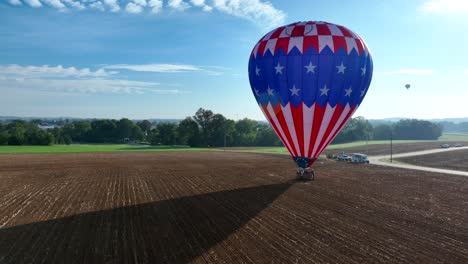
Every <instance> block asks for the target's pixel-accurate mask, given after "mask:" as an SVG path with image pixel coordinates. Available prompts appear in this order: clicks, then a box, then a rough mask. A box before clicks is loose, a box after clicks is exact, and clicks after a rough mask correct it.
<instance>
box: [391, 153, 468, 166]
mask: <svg viewBox="0 0 468 264" xmlns="http://www.w3.org/2000/svg"><path fill="white" fill-rule="evenodd" d="M397 160H399V161H402V162H405V163H409V164H414V165H418V166H424V167H432V168H441V169H450V170H459V171H468V150H456V148H455V149H454V150H453V151H448V152H442V153H434V154H428V155H421V156H411V157H405V158H398V159H397Z"/></svg>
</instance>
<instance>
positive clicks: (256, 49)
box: [252, 42, 260, 58]
mask: <svg viewBox="0 0 468 264" xmlns="http://www.w3.org/2000/svg"><path fill="white" fill-rule="evenodd" d="M258 46H260V42H258V43H257V45H255V47H254V49H253V51H252V53H253V56H254V58H257V52H258Z"/></svg>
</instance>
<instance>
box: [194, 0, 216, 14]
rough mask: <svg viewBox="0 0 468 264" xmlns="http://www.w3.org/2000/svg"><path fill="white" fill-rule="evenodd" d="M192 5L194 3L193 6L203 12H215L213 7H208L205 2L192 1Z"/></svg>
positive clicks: (201, 0) (203, 0)
mask: <svg viewBox="0 0 468 264" xmlns="http://www.w3.org/2000/svg"><path fill="white" fill-rule="evenodd" d="M190 3H192V5H194V6H197V7H201V8H202V9H203V11H206V12H210V11H211V10H213V7H211V6H209V5H207V4H206V3H205V0H190Z"/></svg>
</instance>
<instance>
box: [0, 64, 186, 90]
mask: <svg viewBox="0 0 468 264" xmlns="http://www.w3.org/2000/svg"><path fill="white" fill-rule="evenodd" d="M122 69H124V68H122ZM137 69H138V68H136V70H137ZM117 74H118V72H117V71H112V70H107V69H103V68H101V69H97V70H90V69H89V68H82V69H78V68H75V67H68V68H64V67H63V66H61V65H58V66H48V65H44V66H20V65H16V64H13V65H0V88H1V89H2V90H3V89H10V90H17V89H20V90H23V91H34V92H47V93H57V94H64V93H67V94H83V93H85V94H96V93H125V94H144V93H157V94H182V93H188V91H181V90H179V89H166V88H164V87H163V86H166V87H167V86H172V87H174V86H176V85H174V84H161V83H159V82H141V81H132V80H125V79H122V77H120V78H119V77H118V76H117Z"/></svg>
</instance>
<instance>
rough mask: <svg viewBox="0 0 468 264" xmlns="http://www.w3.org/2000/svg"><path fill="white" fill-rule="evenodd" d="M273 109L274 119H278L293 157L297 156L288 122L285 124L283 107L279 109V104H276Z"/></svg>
mask: <svg viewBox="0 0 468 264" xmlns="http://www.w3.org/2000/svg"><path fill="white" fill-rule="evenodd" d="M273 110H274V111H275V115H276V119H278V122H279V124H280V126H281V128H282V129H283V132H284V135H285V136H286V139H287V140H288V142H289V145H290V146H291V149H292V150H293V152H292V153H294V154H293V157H298V155H297V153H296V150H295V149H294V141H293V140H292V137H291V134H290V133H289V129H288V124H286V119H285V118H284V114H283V109H281V104H280V103H278V104H276V105H275V106H274V107H273Z"/></svg>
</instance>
